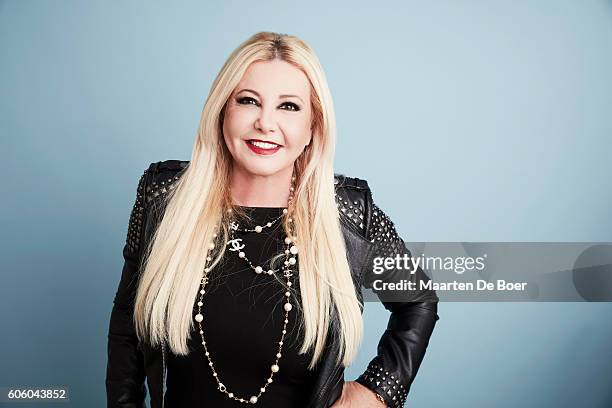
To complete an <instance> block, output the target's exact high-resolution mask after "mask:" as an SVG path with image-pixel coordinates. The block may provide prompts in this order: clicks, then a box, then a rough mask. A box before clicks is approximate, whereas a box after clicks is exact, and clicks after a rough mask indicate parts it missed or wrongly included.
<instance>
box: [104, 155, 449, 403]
mask: <svg viewBox="0 0 612 408" xmlns="http://www.w3.org/2000/svg"><path fill="white" fill-rule="evenodd" d="M187 166H188V162H187V161H179V160H167V161H163V162H156V163H152V164H151V165H150V166H149V168H148V169H147V170H145V171H144V174H143V175H142V177H141V178H140V180H139V183H138V187H137V193H136V201H135V203H134V206H133V209H132V212H131V215H130V220H129V225H128V233H127V239H126V243H125V246H124V248H123V257H124V259H125V262H124V266H123V271H122V275H121V280H120V282H119V286H118V289H117V292H116V294H115V298H114V301H113V303H114V305H113V309H112V313H111V318H110V326H109V333H108V360H107V369H106V392H107V406H108V407H116V408H119V407H120V408H136V407H138V408H143V407H146V406H147V405H146V404H145V398H146V395H147V388H145V378H146V385H147V387H148V392H149V394H150V407H151V408H163V406H164V394H165V385H166V384H165V383H166V370H167V365H166V358H167V346H165V345H162V346H161V347H159V348H153V347H151V346H150V345H149V344H148V343H147V342H139V340H138V338H137V337H136V334H135V330H134V324H133V308H134V298H135V294H136V284H137V281H138V276H139V273H140V272H141V267H140V260H141V255H142V251H143V248H146V245H147V243H148V240H149V239H150V238H151V237H152V234H153V232H154V230H155V228H156V225H157V223H158V222H159V221H160V220H161V215H162V214H163V207H162V206H160V205H158V204H159V203H161V202H162V201H163V200H162V199H163V196H164V194H166V193H167V192H168V191H169V190H171V189H172V188H173V187H174V183H175V182H176V181H177V180H178V179H179V178H180V177H181V174H182V173H183V171H184V170H185V169H186V168H187ZM334 183H335V185H336V202H337V205H338V210H339V211H338V212H339V216H340V220H341V226H342V232H343V234H344V238H345V243H346V248H347V255H348V259H349V266H350V269H351V273H352V275H353V282H354V284H355V288H356V293H357V295H358V298H359V300H360V301H363V293H362V290H361V288H362V287H365V288H369V287H370V285H369V283H368V279H365V278H364V276H365V275H366V274H365V273H364V271H366V270H367V268H368V267H370V269H371V265H372V261H373V258H374V257H380V256H383V257H386V256H392V257H395V256H396V255H398V254H399V255H401V256H403V255H404V254H407V255H408V256H410V252H409V251H408V249H407V248H406V246H405V244H404V242H403V241H402V240H401V238H400V237H399V236H398V234H397V231H396V230H395V227H394V225H393V222H392V221H391V220H390V219H389V217H388V216H387V215H386V214H385V213H384V212H383V211H382V210H381V209H380V208H378V206H377V205H376V204H375V203H374V202H373V201H372V195H371V192H370V189H369V187H368V184H367V182H366V181H365V180H361V179H358V178H351V177H346V176H343V175H339V174H337V175H336V176H335V179H334ZM404 276H405V277H410V278H411V279H413V280H414V279H422V280H425V281H427V280H429V278H428V277H427V275H425V274H424V272H423V271H422V269H420V268H419V269H418V270H417V271H416V273H415V274H413V275H404ZM381 301H382V303H383V305H384V307H385V308H386V309H387V310H388V311H390V312H391V313H390V317H389V321H388V325H387V329H386V330H385V331H384V333H383V334H382V336H381V337H380V340H379V343H378V347H377V354H376V356H374V358H373V359H372V360H371V361H370V362H369V364H368V366H367V368H366V370H365V371H364V372H363V373H362V374H361V375H360V376H359V377H358V378H357V379H356V381H357V382H359V383H360V384H362V385H364V386H366V387H368V388H369V389H371V390H372V391H374V392H376V393H377V394H379V395H380V396H382V397H383V399H384V400H385V402H386V404H387V406H388V407H393V408H398V407H403V406H404V402H405V401H406V397H407V395H408V391H409V389H410V386H411V384H412V382H413V380H414V378H415V376H416V374H417V370H418V369H419V366H420V364H421V361H422V360H423V357H424V355H425V351H426V348H427V346H428V343H429V338H430V336H431V333H432V331H433V329H434V326H435V323H436V321H437V320H438V319H439V317H438V314H437V303H438V297H437V296H436V294H435V292H434V291H431V290H422V291H415V292H414V297H413V298H411V299H410V301H408V300H406V301H384V300H382V299H381ZM329 338H330V341H329V342H328V344H327V345H326V347H325V351H324V354H323V356H322V358H321V360H320V361H319V363H318V364H317V368H316V370H317V374H316V381H315V387H314V389H313V390H312V393H311V396H310V398H309V400H308V401H307V402H306V404H305V406H306V407H308V408H327V407H330V406H331V405H332V404H333V403H334V402H335V401H336V400H338V398H339V397H340V395H341V394H342V388H343V383H344V368H343V367H341V366H338V365H337V364H336V363H335V356H336V354H337V353H338V350H339V344H337V343H338V342H336V341H333V336H329Z"/></svg>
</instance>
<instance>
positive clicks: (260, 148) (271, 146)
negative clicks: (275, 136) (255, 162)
mask: <svg viewBox="0 0 612 408" xmlns="http://www.w3.org/2000/svg"><path fill="white" fill-rule="evenodd" d="M245 143H246V145H247V146H248V147H249V149H251V151H252V152H253V153H255V154H259V155H270V154H274V153H276V152H277V151H279V150H280V148H281V147H283V146H281V145H279V144H276V143H272V142H264V141H263V140H258V139H250V140H245Z"/></svg>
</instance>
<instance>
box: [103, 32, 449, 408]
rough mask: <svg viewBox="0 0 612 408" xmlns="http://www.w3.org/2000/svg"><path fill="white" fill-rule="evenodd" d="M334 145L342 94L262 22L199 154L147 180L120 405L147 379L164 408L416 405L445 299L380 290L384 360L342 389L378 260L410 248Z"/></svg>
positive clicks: (125, 300) (116, 397) (134, 230)
mask: <svg viewBox="0 0 612 408" xmlns="http://www.w3.org/2000/svg"><path fill="white" fill-rule="evenodd" d="M334 147H335V119H334V111H333V104H332V98H331V95H330V92H329V89H328V86H327V83H326V79H325V76H324V73H323V70H322V68H321V67H320V65H319V62H318V59H317V57H316V56H315V54H314V52H313V51H312V50H311V49H310V48H309V47H308V45H306V44H305V43H304V42H303V41H301V40H299V39H298V38H296V37H294V36H288V35H280V34H275V33H269V32H262V33H258V34H256V35H254V36H252V37H251V38H249V39H248V40H247V41H245V42H244V43H243V44H241V45H240V46H239V47H238V48H237V49H236V50H235V51H234V52H233V53H232V54H231V55H230V57H229V59H228V60H227V62H226V63H225V65H224V66H223V68H222V69H221V71H220V73H219V75H218V76H217V78H216V79H215V81H214V83H213V86H212V88H211V91H210V94H209V96H208V99H207V101H206V104H205V106H204V110H203V113H202V117H201V121H200V126H199V130H198V134H197V138H196V141H195V145H194V148H193V152H192V156H191V160H190V161H189V162H185V161H176V160H168V161H164V162H157V163H153V164H151V165H150V166H149V168H148V169H147V170H146V171H145V172H144V174H143V176H142V177H141V179H140V182H139V184H138V190H137V197H136V203H135V204H134V208H133V211H132V214H131V216H130V225H129V228H128V236H127V242H126V245H125V247H124V250H123V255H124V258H125V264H124V268H123V273H122V278H121V282H120V283H119V288H118V290H117V294H116V296H115V300H114V307H113V312H112V315H111V321H110V328H109V342H108V366H107V377H106V387H107V399H108V406H109V407H142V406H144V399H145V396H146V392H147V391H146V389H145V387H144V382H145V377H146V379H147V385H148V389H149V392H150V394H151V407H153V408H155V407H190V406H196V405H197V406H204V407H214V408H219V407H238V406H241V405H242V404H245V403H247V404H254V405H255V404H259V405H260V406H263V407H284V408H286V407H313V408H321V407H330V406H332V407H334V408H341V407H384V406H389V407H401V406H403V403H404V401H405V399H406V396H407V393H408V390H409V388H410V384H411V383H412V381H413V380H414V377H415V375H416V373H417V370H418V368H419V365H420V363H421V361H422V359H423V356H424V354H425V349H426V347H427V344H428V341H429V338H430V336H431V333H432V331H433V328H434V325H435V322H436V320H437V319H438V315H437V301H438V298H437V296H436V294H435V293H434V292H432V291H427V290H417V291H414V292H412V293H411V294H410V295H411V296H410V299H400V300H397V299H393V300H387V301H384V300H383V298H382V297H381V300H383V304H384V305H385V307H386V308H387V309H388V310H390V311H391V312H392V313H391V318H390V320H389V325H388V330H387V331H385V333H384V334H383V335H382V337H381V339H380V343H379V346H378V354H377V356H375V357H374V358H373V359H372V361H371V362H370V364H369V365H368V368H367V369H366V371H365V372H364V373H363V374H362V375H361V376H359V378H358V379H356V381H348V382H345V381H344V368H345V367H347V366H348V365H349V364H350V363H351V361H353V359H354V358H355V356H356V353H357V351H358V348H359V344H360V341H361V339H362V335H363V325H362V315H361V313H362V308H363V295H362V291H361V286H362V285H363V286H365V287H369V286H370V285H371V279H370V277H371V274H370V273H365V272H366V271H371V269H372V268H371V265H372V261H373V259H374V257H387V256H390V257H395V256H397V255H400V256H403V255H405V254H408V256H409V255H410V253H409V252H408V250H407V249H406V247H405V245H404V243H403V241H402V240H401V239H400V238H399V236H398V235H397V233H396V230H395V228H394V226H393V223H392V222H391V221H390V220H389V218H388V217H387V216H386V215H385V214H384V212H383V211H381V210H380V208H378V207H377V206H376V204H374V203H373V201H372V196H371V193H370V190H369V187H368V185H367V183H366V182H365V181H364V180H360V179H357V178H351V177H345V176H341V175H335V174H334V172H333V157H334ZM388 272H389V274H388V275H387V276H390V277H393V276H396V277H399V273H400V272H405V271H399V270H390V271H388ZM402 278H409V279H412V280H415V281H416V280H419V279H421V280H427V279H428V278H427V276H426V275H425V274H424V273H423V271H422V270H421V269H418V270H417V271H416V273H414V274H406V275H402ZM379 296H380V295H379ZM404 297H405V296H404Z"/></svg>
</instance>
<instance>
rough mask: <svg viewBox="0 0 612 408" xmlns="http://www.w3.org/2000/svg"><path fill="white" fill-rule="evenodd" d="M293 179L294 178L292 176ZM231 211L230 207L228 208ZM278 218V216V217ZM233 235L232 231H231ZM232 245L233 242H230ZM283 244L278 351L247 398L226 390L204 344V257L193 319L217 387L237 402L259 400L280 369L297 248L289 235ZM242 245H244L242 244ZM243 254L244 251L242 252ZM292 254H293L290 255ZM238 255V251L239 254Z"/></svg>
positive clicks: (206, 272) (213, 243) (207, 264)
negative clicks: (283, 282) (282, 314)
mask: <svg viewBox="0 0 612 408" xmlns="http://www.w3.org/2000/svg"><path fill="white" fill-rule="evenodd" d="M293 179H295V178H293ZM291 191H293V187H292V188H291ZM228 211H229V212H230V213H231V209H230V210H228ZM286 214H287V209H283V214H282V215H286ZM279 218H280V217H279ZM289 222H292V220H291V219H289ZM234 230H237V228H236V229H233V226H232V224H231V223H230V231H234ZM255 231H256V232H260V231H257V230H256V229H255ZM232 235H233V232H232ZM289 235H290V236H292V235H293V233H292V231H291V230H289ZM216 237H217V234H216V233H214V234H213V238H216ZM231 241H232V240H230V241H228V242H227V243H226V245H228V244H229V243H230V242H231ZM292 242H293V243H294V245H291V243H292ZM232 245H234V244H232ZM285 245H287V249H285V261H284V272H283V275H284V276H285V279H286V280H287V291H286V292H285V297H286V302H285V304H284V305H283V309H284V312H285V320H284V323H283V330H282V332H281V336H280V341H279V342H278V352H277V353H276V356H275V359H274V363H273V364H272V365H271V366H270V376H269V377H268V378H267V380H266V382H265V383H264V385H263V386H261V387H260V388H259V392H258V393H257V394H256V395H251V396H250V397H249V398H248V399H246V398H242V397H238V396H236V395H235V394H234V393H233V392H230V391H228V389H227V387H226V386H225V384H223V383H222V382H221V380H220V379H219V374H218V373H217V371H216V370H215V366H214V364H213V361H212V359H211V358H210V352H209V350H208V347H207V345H206V339H205V338H204V328H203V326H202V321H203V320H204V316H203V315H202V306H203V305H204V303H203V298H204V294H205V293H206V290H205V287H206V284H207V283H208V273H209V272H210V267H209V262H210V261H211V260H212V257H211V256H210V255H208V256H207V257H206V263H205V267H204V276H203V277H202V279H201V281H200V297H199V299H198V303H197V305H198V313H197V314H196V315H195V317H194V318H195V321H196V322H197V324H198V327H199V328H200V337H201V338H202V346H204V355H205V356H206V358H207V359H208V365H209V366H210V369H211V370H212V375H213V377H214V378H215V380H216V381H217V389H218V390H219V391H220V392H222V393H224V394H226V395H227V397H228V398H230V399H233V400H236V401H239V402H244V403H247V404H256V403H257V402H258V401H259V398H261V395H262V394H263V393H264V392H266V388H267V387H268V385H270V384H272V382H273V381H274V374H275V373H277V372H278V371H279V370H280V367H279V364H278V363H279V361H280V358H281V357H282V350H283V344H284V343H283V342H284V340H285V334H287V323H289V312H290V311H291V310H292V309H293V305H292V304H291V302H290V298H291V291H290V288H291V286H292V283H291V277H292V276H293V273H292V270H291V269H290V268H291V266H292V265H295V264H296V262H297V260H296V256H297V253H298V248H297V246H296V245H295V238H294V239H293V240H292V239H291V238H290V237H289V236H287V237H285ZM243 247H244V245H243ZM214 248H215V242H211V243H210V245H209V247H208V251H207V252H209V251H212V250H213V249H214ZM242 253H243V254H244V252H242ZM291 255H293V256H291ZM238 256H240V253H239V255H238ZM241 258H244V259H245V260H247V262H249V264H250V265H251V267H253V265H252V264H251V262H250V261H249V260H248V259H247V258H246V256H244V255H243V256H241ZM254 269H255V272H256V273H261V272H262V271H263V268H261V267H260V266H257V267H254ZM258 271H259V272H258ZM270 271H272V274H273V273H274V271H273V270H269V271H268V274H271V273H270Z"/></svg>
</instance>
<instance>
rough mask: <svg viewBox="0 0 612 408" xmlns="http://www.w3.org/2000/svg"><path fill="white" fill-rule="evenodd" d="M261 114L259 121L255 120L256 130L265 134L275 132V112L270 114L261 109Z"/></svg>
mask: <svg viewBox="0 0 612 408" xmlns="http://www.w3.org/2000/svg"><path fill="white" fill-rule="evenodd" d="M259 112H260V113H259V116H258V117H257V120H255V129H257V130H258V131H260V132H261V133H264V134H266V133H270V132H274V129H275V124H274V114H273V112H269V110H267V109H260V110H259Z"/></svg>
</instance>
